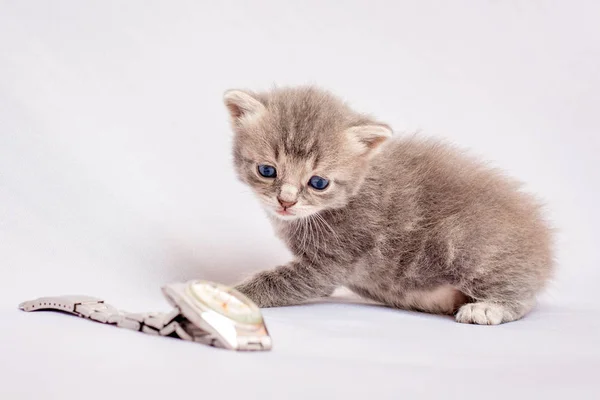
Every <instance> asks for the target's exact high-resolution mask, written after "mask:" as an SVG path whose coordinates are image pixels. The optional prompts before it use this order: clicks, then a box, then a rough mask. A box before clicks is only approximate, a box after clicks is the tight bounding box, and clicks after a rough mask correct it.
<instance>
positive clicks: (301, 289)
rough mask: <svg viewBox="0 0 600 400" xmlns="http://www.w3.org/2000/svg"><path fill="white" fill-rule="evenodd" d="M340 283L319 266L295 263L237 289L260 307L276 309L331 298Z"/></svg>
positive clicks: (261, 275)
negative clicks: (320, 298)
mask: <svg viewBox="0 0 600 400" xmlns="http://www.w3.org/2000/svg"><path fill="white" fill-rule="evenodd" d="M337 286H338V283H337V282H335V279H333V278H332V277H331V276H330V275H327V274H324V273H323V272H322V271H321V269H320V268H318V267H317V266H314V265H311V264H309V263H305V262H303V261H293V262H291V263H289V264H287V265H284V266H281V267H278V268H276V269H274V270H271V271H263V272H259V273H258V274H256V275H254V276H253V277H251V278H250V279H249V280H247V281H244V282H242V283H240V284H239V285H237V286H236V289H237V290H239V291H240V292H242V293H243V294H245V295H246V296H248V297H249V298H250V299H252V300H253V301H254V302H255V303H256V304H257V305H258V306H259V307H277V306H285V305H291V304H298V303H301V302H302V301H305V300H309V299H315V298H319V297H325V296H329V295H330V294H331V293H333V291H334V290H335V288H336V287H337Z"/></svg>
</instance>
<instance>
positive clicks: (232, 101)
mask: <svg viewBox="0 0 600 400" xmlns="http://www.w3.org/2000/svg"><path fill="white" fill-rule="evenodd" d="M223 101H224V102H225V106H226V107H227V110H228V111H229V115H230V116H231V121H232V122H233V123H235V124H237V123H238V122H239V121H240V120H241V119H243V118H247V117H250V118H251V117H254V116H258V115H260V114H261V113H262V112H264V111H265V106H264V105H263V104H262V103H261V102H260V101H258V100H257V99H255V98H254V97H253V96H252V95H251V94H250V93H247V92H244V91H242V90H236V89H233V90H228V91H226V92H225V95H224V96H223Z"/></svg>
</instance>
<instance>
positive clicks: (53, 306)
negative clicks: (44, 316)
mask: <svg viewBox="0 0 600 400" xmlns="http://www.w3.org/2000/svg"><path fill="white" fill-rule="evenodd" d="M19 309H21V310H23V311H38V310H39V311H42V310H54V311H63V312H67V313H70V314H73V315H77V316H79V317H82V318H88V319H91V320H92V321H96V322H100V323H102V324H110V325H115V326H118V327H119V328H126V329H131V330H134V331H140V332H144V333H148V334H151V335H160V336H171V337H177V338H179V339H183V340H194V337H193V336H192V335H191V334H190V333H188V331H186V329H185V327H188V326H189V321H187V320H186V319H185V318H184V317H183V316H182V315H181V313H180V312H179V309H178V308H174V309H173V310H172V311H171V312H168V313H155V312H150V313H128V312H124V311H121V310H118V309H117V308H115V307H113V306H111V305H109V304H106V303H105V302H104V300H102V299H99V298H96V297H91V296H57V297H40V298H38V299H35V300H31V301H26V302H23V303H21V304H20V305H19ZM194 328H196V327H194ZM196 330H198V328H196ZM205 335H208V333H205Z"/></svg>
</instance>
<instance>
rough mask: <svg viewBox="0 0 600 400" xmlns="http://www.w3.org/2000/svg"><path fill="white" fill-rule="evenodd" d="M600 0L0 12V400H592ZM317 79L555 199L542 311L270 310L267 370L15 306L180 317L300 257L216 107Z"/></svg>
mask: <svg viewBox="0 0 600 400" xmlns="http://www.w3.org/2000/svg"><path fill="white" fill-rule="evenodd" d="M598 4H599V3H597V2H594V1H588V2H583V1H562V2H559V1H504V2H496V1H470V2H469V1H453V2H446V1H437V2H436V1H412V2H411V1H347V2H334V1H305V2H299V1H298V2H285V1H256V2H243V1H219V2H216V1H215V2H209V1H187V2H183V1H173V2H167V1H163V2H157V1H127V2H121V1H95V2H92V1H52V2H47V1H0V283H1V285H2V286H1V289H2V290H1V291H0V312H1V315H0V317H2V318H1V319H0V328H1V329H2V333H1V334H0V357H1V358H2V362H1V363H0V365H1V366H0V369H2V371H0V372H1V374H0V382H1V383H2V384H0V398H2V399H11V400H12V399H37V398H57V399H70V398H81V396H85V397H87V398H96V397H97V398H104V397H105V396H109V395H115V393H117V395H116V398H120V397H121V396H120V395H123V396H124V395H125V394H128V395H131V396H134V397H135V396H145V397H147V398H153V396H159V395H160V396H163V397H166V396H169V398H175V396H176V395H180V396H189V395H192V394H193V395H198V396H201V397H205V396H206V395H207V393H208V394H216V393H219V392H217V390H219V391H220V392H221V393H224V394H226V396H225V398H229V397H232V396H233V394H234V393H236V394H237V395H245V396H247V397H249V398H255V397H258V396H259V395H262V396H263V397H262V398H293V397H297V398H308V397H312V398H320V397H329V398H335V397H336V396H338V395H341V394H346V395H349V397H354V396H359V395H365V394H369V395H370V396H375V397H377V396H379V397H381V398H403V397H406V398H411V397H414V396H415V395H416V393H421V394H420V395H421V396H425V395H430V396H442V395H444V396H445V397H454V396H457V397H458V396H460V397H462V398H465V397H469V396H486V397H492V398H494V397H500V396H503V395H510V396H511V397H513V398H518V397H521V396H526V395H527V396H537V395H540V394H544V395H546V396H547V397H553V396H557V397H561V396H562V397H564V396H567V395H568V396H574V397H575V398H593V396H594V394H596V395H597V394H598V393H599V390H600V389H599V384H598V382H597V378H595V376H596V375H597V372H598V370H600V349H598V343H599V342H598V337H600V324H599V323H598V317H600V312H599V311H598V310H600V296H599V295H598V293H599V292H598V289H597V288H598V285H599V284H600V272H599V271H600V269H599V263H600V256H599V250H598V246H597V242H598V236H599V235H598V234H599V232H598V226H600V211H599V207H598V204H599V203H600V195H599V193H600V172H599V171H600V168H599V162H598V153H599V152H600V139H599V128H600V122H599V121H600V118H599V115H598V109H599V105H600V74H599V71H600V25H599V24H598V18H599V16H600V5H598ZM303 83H313V84H318V85H321V86H323V87H325V88H328V89H331V90H333V91H334V92H335V93H337V94H339V95H341V96H342V97H344V98H345V99H347V100H348V101H349V102H350V104H352V105H353V106H354V107H355V108H357V109H358V110H360V111H365V112H369V113H372V114H374V115H376V116H377V117H379V118H380V119H381V120H383V121H386V122H388V123H389V124H390V125H391V126H393V127H394V129H395V131H396V132H397V134H398V135H402V134H406V133H407V132H414V131H416V130H418V131H421V132H422V134H423V135H427V136H435V137H439V138H441V139H445V140H448V141H451V142H453V143H456V144H458V145H460V146H462V147H464V148H468V149H471V151H472V152H473V153H475V154H478V155H480V156H481V157H482V158H484V159H486V160H489V161H491V162H492V163H493V164H494V165H496V166H499V167H501V168H503V169H505V170H506V171H508V172H509V173H510V174H512V175H513V176H516V177H517V178H519V179H521V180H522V181H524V182H525V183H526V184H527V187H528V188H529V189H530V190H531V191H533V192H535V193H537V194H538V195H539V196H540V197H541V198H542V199H543V200H544V201H545V202H546V203H547V205H548V217H549V218H550V219H551V220H552V222H553V224H554V225H555V226H556V227H557V228H558V230H559V235H558V242H557V259H558V265H559V269H558V272H557V276H556V279H555V281H554V282H553V284H552V285H551V287H550V288H549V290H548V291H547V293H546V294H545V295H544V296H543V301H542V304H541V306H540V307H539V308H538V310H536V311H535V312H534V313H533V314H531V316H529V317H528V318H526V319H525V320H523V321H521V322H517V323H514V324H507V325H504V326H500V327H473V326H462V325H458V324H455V323H454V322H452V321H451V319H449V318H445V317H437V316H426V315H422V314H417V313H410V312H404V311H397V310H388V309H384V308H380V307H373V306H366V305H360V304H349V303H345V304H333V303H326V304H315V305H309V306H302V307H292V308H286V309H273V310H266V311H265V316H266V318H267V322H268V323H269V328H270V329H271V332H272V334H273V339H274V343H275V347H274V350H273V352H271V353H269V354H260V355H256V354H245V355H240V354H236V353H229V352H224V351H219V350H215V349H210V348H205V347H203V346H199V345H193V344H184V343H180V342H176V341H171V340H167V339H162V340H161V339H157V338H152V337H145V336H142V335H136V334H134V333H130V332H127V331H120V330H117V329H113V328H110V327H102V326H100V325H96V324H92V323H90V322H87V321H80V320H77V319H74V318H68V317H65V316H62V315H54V314H41V313H40V314H25V313H20V312H18V311H17V310H16V306H17V304H18V303H19V302H20V301H22V300H25V299H30V298H35V297H38V296H42V295H56V294H63V293H81V294H89V295H96V296H103V297H105V298H106V299H107V300H108V301H110V302H111V303H112V304H114V305H116V306H119V307H122V308H125V309H128V310H131V311H146V310H150V309H164V308H165V307H166V303H165V302H164V300H163V298H162V296H161V294H160V290H159V287H160V286H161V285H162V284H164V283H167V282H171V281H179V280H186V279H193V278H205V279H211V280H218V281H222V282H225V283H234V282H236V281H238V280H239V279H241V278H242V277H244V276H246V275H248V274H250V273H251V272H253V271H256V270H259V269H264V268H270V267H273V266H276V265H279V264H281V263H284V262H286V260H288V259H289V255H288V253H287V251H286V250H285V249H284V247H283V245H282V244H281V243H279V242H278V240H277V239H276V238H275V237H274V235H273V233H272V230H271V227H270V226H269V224H268V221H267V220H266V217H265V216H264V215H263V212H262V210H261V209H260V207H259V205H258V203H257V202H256V201H255V200H254V198H253V197H252V195H251V193H250V191H249V190H248V189H247V188H245V187H244V186H243V185H242V184H240V183H238V182H237V181H236V178H235V176H234V173H233V169H232V165H231V155H230V144H231V133H230V131H229V127H228V122H227V116H226V113H225V109H224V107H223V105H222V100H221V97H222V94H223V92H224V91H225V90H226V89H229V88H249V89H255V90H260V89H268V88H270V87H272V86H273V85H274V84H277V85H292V84H303ZM340 301H342V300H340ZM593 371H596V372H595V373H594V372H593ZM32 377H33V378H35V379H32ZM231 380H233V382H236V383H232V382H231ZM421 391H424V393H422V392H421ZM212 397H214V396H212ZM135 398H141V397H135Z"/></svg>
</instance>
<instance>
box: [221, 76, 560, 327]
mask: <svg viewBox="0 0 600 400" xmlns="http://www.w3.org/2000/svg"><path fill="white" fill-rule="evenodd" d="M224 101H225V105H226V106H227V108H228V111H229V113H230V116H231V123H232V128H233V131H234V133H235V140H234V147H233V154H234V163H235V168H236V171H237V174H238V176H239V178H240V179H241V180H242V181H243V182H245V183H246V184H247V185H249V186H250V187H251V188H252V189H253V191H254V192H255V194H256V195H257V196H258V198H259V199H260V201H261V202H262V205H263V206H264V208H265V209H266V211H267V213H268V215H269V217H270V219H271V221H272V223H273V225H274V227H275V229H276V232H277V233H278V235H279V236H280V237H281V238H282V239H283V240H284V241H285V243H286V244H287V246H288V247H289V248H290V250H291V251H292V252H293V254H294V255H295V259H294V261H292V262H290V263H289V264H287V265H284V266H280V267H278V268H276V269H274V270H270V271H264V272H260V273H258V274H257V275H255V276H254V277H252V278H250V279H249V280H246V281H244V282H242V283H241V284H239V285H238V286H237V289H238V290H239V291H241V292H242V293H244V294H246V295H247V296H248V297H250V298H251V299H252V300H254V301H255V302H256V303H257V304H258V305H259V306H260V307H272V306H284V305H291V304H297V303H300V302H302V301H304V300H308V299H313V298H318V297H322V296H328V295H330V294H331V293H332V292H333V291H334V289H335V288H336V287H338V286H346V287H348V288H349V289H351V290H352V291H354V292H355V293H357V294H358V295H360V296H363V297H365V298H368V299H372V300H375V301H378V302H381V303H384V304H386V305H389V306H392V307H398V308H405V309H413V310H420V311H424V312H431V313H440V314H451V315H456V320H457V321H458V322H464V323H475V324H500V323H503V322H509V321H513V320H516V319H519V318H521V317H523V315H525V314H526V313H527V312H528V311H530V309H531V308H532V307H533V306H534V304H535V296H536V294H537V293H538V292H539V291H540V290H541V289H542V288H543V287H544V284H545V283H546V282H547V281H548V279H549V278H550V275H551V272H552V269H553V256H552V251H551V247H552V235H551V230H550V228H549V227H548V226H547V225H546V223H545V222H544V220H543V219H542V217H541V214H540V208H539V206H538V204H537V202H536V201H535V200H534V199H533V198H531V197H530V196H528V195H526V194H524V193H523V192H521V191H520V190H519V185H518V184H517V183H515V182H513V181H511V180H508V179H507V178H505V177H504V176H502V174H500V173H499V172H497V171H495V170H492V169H489V168H486V167H485V166H484V165H482V164H481V163H478V162H477V161H475V160H472V159H470V158H467V157H465V156H464V155H461V154H460V152H458V151H456V150H454V149H453V148H451V147H449V146H446V145H442V144H439V143H436V142H433V141H430V140H422V139H417V138H415V137H407V138H403V139H396V138H394V139H390V137H391V136H392V132H391V129H390V128H389V127H388V126H387V125H385V124H383V123H381V122H378V121H376V120H374V119H372V118H370V117H368V116H365V115H363V114H359V113H357V112H355V111H353V110H352V109H350V108H349V107H348V106H347V105H346V104H344V103H343V102H342V101H340V100H339V99H337V98H336V97H334V96H333V95H331V94H329V93H328V92H325V91H322V90H319V89H316V88H313V87H299V88H280V89H275V90H273V91H271V92H267V93H251V92H246V91H240V90H230V91H228V92H226V93H225V96H224Z"/></svg>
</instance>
